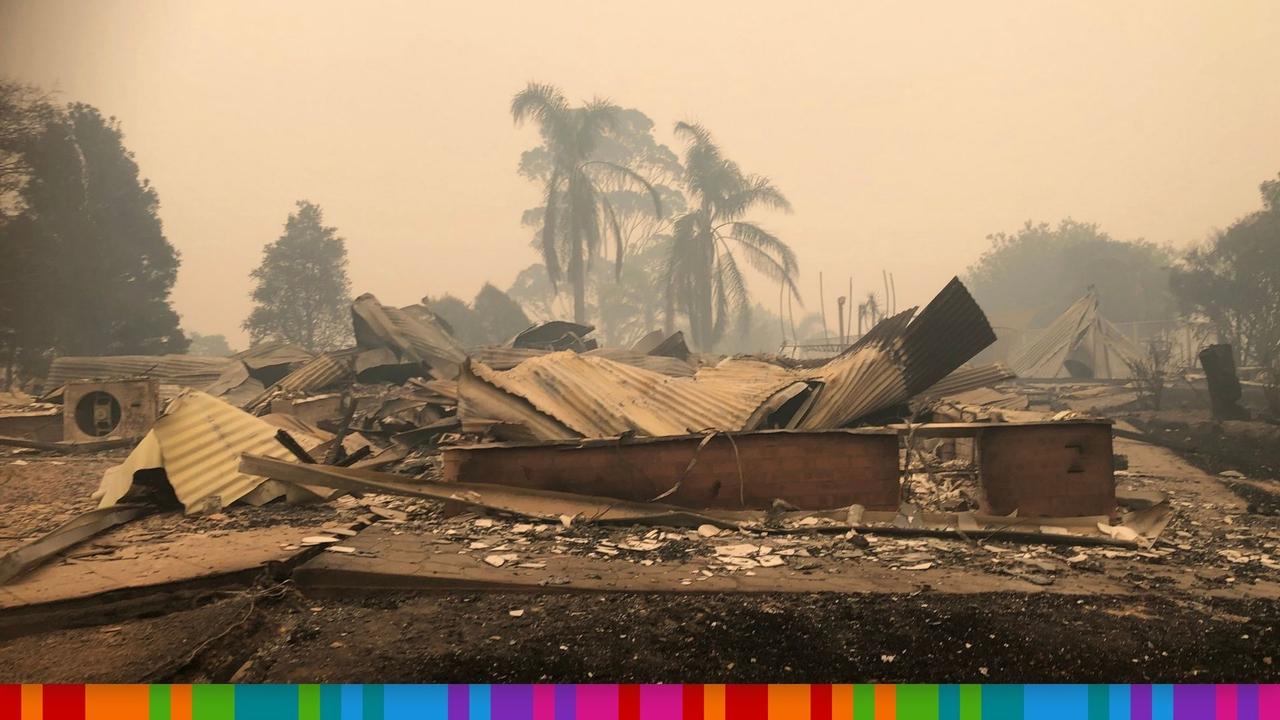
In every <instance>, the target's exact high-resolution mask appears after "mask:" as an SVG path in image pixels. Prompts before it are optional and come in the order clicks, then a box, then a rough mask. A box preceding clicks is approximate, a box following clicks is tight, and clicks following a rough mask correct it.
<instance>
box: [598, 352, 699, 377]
mask: <svg viewBox="0 0 1280 720" xmlns="http://www.w3.org/2000/svg"><path fill="white" fill-rule="evenodd" d="M587 354H588V355H596V356H599V357H605V358H609V359H610V360H613V361H614V362H620V363H626V364H627V365H635V366H636V367H640V368H644V369H645V370H652V371H653V372H656V373H662V374H663V375H669V376H671V377H693V374H694V369H693V366H692V365H690V364H689V363H688V362H686V361H684V360H677V359H676V358H673V357H665V356H662V355H642V354H640V353H636V352H632V351H630V350H625V349H623V348H599V349H596V350H591V351H590V352H588V353H587Z"/></svg>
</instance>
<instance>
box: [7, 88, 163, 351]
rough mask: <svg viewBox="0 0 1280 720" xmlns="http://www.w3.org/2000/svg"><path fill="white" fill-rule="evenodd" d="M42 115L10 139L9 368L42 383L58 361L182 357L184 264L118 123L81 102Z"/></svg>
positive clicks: (47, 109)
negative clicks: (178, 296)
mask: <svg viewBox="0 0 1280 720" xmlns="http://www.w3.org/2000/svg"><path fill="white" fill-rule="evenodd" d="M38 115H39V121H38V122H36V123H35V124H34V125H28V127H27V128H26V129H25V130H19V131H17V132H16V133H12V134H11V135H10V136H11V137H18V138H19V139H18V141H17V143H16V145H13V146H10V148H9V150H8V151H7V152H8V155H7V156H6V157H8V160H7V162H8V165H9V167H15V168H17V169H16V170H14V172H16V173H17V178H16V179H15V178H10V183H9V186H8V190H9V198H10V202H9V204H8V207H9V208H10V211H9V212H10V214H6V216H5V217H4V218H3V219H0V246H2V247H4V248H5V250H6V253H5V255H6V256H5V262H3V263H0V266H3V270H0V287H2V288H4V292H3V298H4V299H2V300H0V327H4V328H6V329H7V332H4V333H0V343H2V344H3V346H2V350H3V356H4V358H5V359H6V360H7V366H8V367H9V368H12V367H13V366H14V365H15V364H17V365H20V366H22V367H23V368H24V369H25V370H26V371H27V372H39V371H40V369H41V367H40V366H41V365H43V364H44V363H45V362H47V360H48V359H49V358H50V357H52V356H53V355H56V354H72V355H115V354H130V353H135V354H159V353H166V352H183V351H185V350H186V347H187V340H186V338H185V337H184V336H183V334H182V331H181V330H180V329H179V328H178V315H177V313H175V312H174V311H173V308H172V307H171V305H170V302H169V294H170V291H171V290H172V288H173V283H174V281H175V280H176V279H177V272H178V263H179V260H178V253H177V251H176V250H175V249H174V247H173V245H171V244H170V243H169V241H168V239H167V238H166V237H165V235H164V230H163V227H162V225H161V222H160V218H159V216H158V214H157V213H158V210H159V199H158V196H157V194H156V191H155V189H154V188H153V187H151V185H150V183H149V182H148V181H147V180H145V179H142V178H140V177H139V172H138V165H137V163H136V162H135V161H134V158H133V154H132V153H130V152H129V151H128V150H127V149H126V148H125V146H124V135H123V132H122V131H121V129H120V123H119V122H118V121H117V120H115V119H114V118H110V119H108V118H104V117H103V116H102V115H101V114H100V113H99V112H98V111H97V110H96V109H95V108H93V107H91V106H89V105H84V104H80V103H74V104H72V105H70V106H68V107H66V108H65V109H64V108H59V107H53V106H48V105H46V106H44V107H42V108H41V109H39V111H38ZM27 119H28V120H30V118H29V117H28V118H27ZM11 122H12V118H11V117H10V116H5V117H2V118H0V125H5V126H7V127H9V126H11ZM10 130H12V128H11V127H10ZM4 134H5V132H0V135H4ZM11 374H12V370H11V369H10V370H8V371H7V372H6V375H11Z"/></svg>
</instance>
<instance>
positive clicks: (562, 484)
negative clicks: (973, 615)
mask: <svg viewBox="0 0 1280 720" xmlns="http://www.w3.org/2000/svg"><path fill="white" fill-rule="evenodd" d="M443 462H444V479H445V480H446V481H451V482H485V483H496V484H501V485H510V486H513V487H522V488H532V489H538V490H554V491H560V492H572V493H580V494H584V495H597V496H608V497H616V498H620V499H623V500H631V501H648V500H652V499H653V498H655V497H657V496H659V495H663V494H664V493H667V492H668V491H670V490H671V489H672V488H673V487H675V490H674V492H671V493H670V494H669V495H665V496H664V497H663V498H662V501H663V502H665V503H670V504H673V505H679V506H681V507H689V508H727V509H740V508H744V507H745V508H769V507H771V506H772V505H773V503H774V501H775V500H782V501H783V502H785V503H788V504H790V505H792V506H794V507H796V508H801V509H826V508H835V507H843V506H846V505H853V504H859V505H863V506H864V507H866V508H868V509H875V510H892V509H895V508H897V506H898V438H897V433H896V432H894V431H892V430H884V429H869V430H825V431H818V432H794V431H781V430H780V431H761V432H751V433H716V434H715V435H714V437H712V438H711V439H710V440H709V441H707V440H706V435H686V436H681V437H661V438H626V439H619V438H611V439H603V440H585V441H575V442H567V443H550V444H546V443H544V444H539V445H520V444H489V445H472V446H464V447H451V448H445V449H444V451H443Z"/></svg>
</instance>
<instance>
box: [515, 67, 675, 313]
mask: <svg viewBox="0 0 1280 720" xmlns="http://www.w3.org/2000/svg"><path fill="white" fill-rule="evenodd" d="M619 112H620V108H619V107H618V106H617V105H614V104H613V103H610V102H608V101H606V100H601V99H596V100H592V101H591V102H589V103H586V104H584V105H582V106H581V107H576V108H575V107H570V105H569V103H568V101H567V100H565V97H564V95H563V94H562V93H561V92H560V90H558V89H557V88H555V87H553V86H551V85H539V84H537V83H530V84H529V86H528V87H526V88H525V89H524V90H521V91H520V92H518V93H516V95H515V97H514V98H513V99H512V101H511V117H512V118H513V119H514V120H515V122H516V123H517V124H519V123H523V122H524V121H525V120H533V121H535V122H536V123H537V124H538V129H539V131H540V133H541V135H542V140H543V144H544V145H545V147H546V149H547V152H548V155H549V158H548V161H549V165H550V169H549V171H548V174H547V177H546V180H545V182H544V183H543V187H544V202H543V214H542V232H541V238H540V243H539V245H540V247H541V250H542V259H543V265H544V266H545V267H546V270H547V276H548V278H549V280H550V281H551V284H552V285H553V286H555V285H556V284H557V283H559V282H560V280H561V277H562V273H561V267H562V265H566V264H567V265H568V268H567V280H568V283H569V285H570V287H571V288H572V289H573V301H574V302H573V308H574V320H575V321H576V322H580V323H584V322H586V321H587V299H586V293H587V271H588V269H589V266H590V264H591V261H592V259H593V258H594V257H595V256H597V255H598V254H599V253H600V252H601V251H602V248H603V245H604V241H605V240H606V238H608V237H609V236H612V237H613V239H614V242H615V245H616V262H617V270H616V272H617V273H618V274H620V273H621V271H622V259H623V254H624V253H623V244H624V237H623V234H622V228H621V225H620V223H619V222H618V218H617V213H616V212H615V210H614V207H613V205H612V203H611V202H610V201H609V198H608V197H607V196H606V194H605V193H606V191H607V189H608V188H607V187H604V186H602V183H603V182H605V181H610V182H614V183H634V184H635V185H636V186H638V187H640V188H643V189H644V190H645V192H647V193H648V195H649V198H650V200H651V201H652V203H653V207H654V214H655V215H656V216H661V215H662V202H661V199H660V197H659V195H658V192H657V191H656V190H655V189H654V187H653V186H652V185H651V184H650V183H649V181H648V180H646V179H645V178H644V177H642V176H641V175H640V174H639V173H637V172H636V171H635V170H632V169H631V168H628V167H626V166H625V165H622V164H619V163H616V162H611V161H609V160H603V159H600V158H599V157H598V154H597V150H598V148H599V146H600V144H601V142H602V140H603V139H604V138H605V137H606V136H607V135H609V134H610V133H611V132H613V131H614V130H615V128H616V127H617V122H618V114H619ZM565 256H567V258H566V257H565Z"/></svg>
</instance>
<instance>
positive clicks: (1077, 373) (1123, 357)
mask: <svg viewBox="0 0 1280 720" xmlns="http://www.w3.org/2000/svg"><path fill="white" fill-rule="evenodd" d="M1141 358H1142V350H1141V349H1139V348H1138V346H1137V345H1135V344H1134V342H1133V341H1132V340H1130V339H1129V338H1127V337H1125V336H1124V335H1123V334H1122V333H1121V332H1120V330H1119V329H1117V328H1116V326H1115V325H1112V324H1111V323H1110V322H1109V321H1107V319H1106V318H1104V317H1102V314H1101V313H1100V312H1099V311H1098V296H1097V295H1096V294H1094V292H1093V290H1092V289H1091V290H1089V292H1087V293H1085V295H1084V297H1082V298H1080V299H1079V300H1077V301H1075V302H1074V303H1072V304H1071V307H1068V308H1067V309H1066V310H1065V311H1063V313H1062V314H1061V315H1059V316H1058V319H1056V320H1054V321H1053V322H1052V323H1050V325H1049V327H1047V328H1045V329H1044V330H1043V331H1042V332H1041V333H1040V334H1039V335H1038V336H1037V337H1036V339H1035V340H1034V341H1033V342H1032V343H1031V344H1030V345H1027V346H1026V347H1025V348H1023V349H1021V350H1019V351H1018V352H1016V353H1015V354H1014V355H1013V357H1012V358H1011V359H1010V361H1009V366H1010V367H1011V368H1012V369H1013V371H1014V372H1015V373H1017V374H1018V377H1022V378H1033V379H1037V380H1039V379H1045V380H1049V379H1055V378H1080V379H1085V378H1098V379H1117V380H1128V379H1131V378H1132V377H1133V372H1132V370H1131V369H1130V368H1131V366H1132V365H1133V364H1134V363H1136V362H1138V361H1139V360H1140V359H1141Z"/></svg>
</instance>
